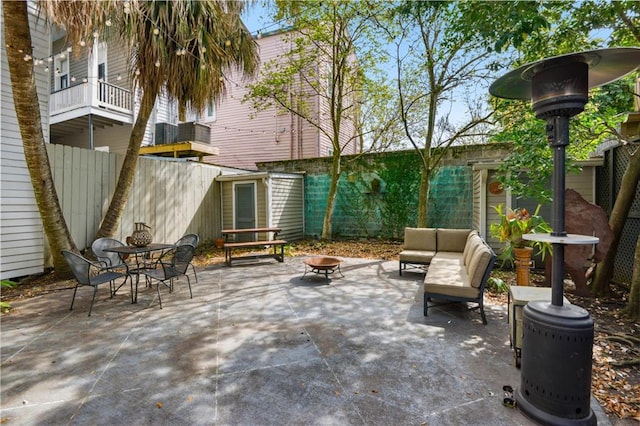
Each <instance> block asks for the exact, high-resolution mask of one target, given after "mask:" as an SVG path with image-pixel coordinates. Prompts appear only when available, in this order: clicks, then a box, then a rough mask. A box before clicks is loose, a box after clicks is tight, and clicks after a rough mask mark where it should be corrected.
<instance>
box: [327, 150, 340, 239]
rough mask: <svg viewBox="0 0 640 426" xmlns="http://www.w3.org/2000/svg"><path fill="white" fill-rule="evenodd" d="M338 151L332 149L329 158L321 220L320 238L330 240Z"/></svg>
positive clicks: (336, 190) (338, 174) (338, 178)
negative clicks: (329, 181) (327, 182)
mask: <svg viewBox="0 0 640 426" xmlns="http://www.w3.org/2000/svg"><path fill="white" fill-rule="evenodd" d="M341 171H342V170H341V167H340V152H339V151H336V150H334V151H333V158H332V159H331V184H330V185H329V195H328V196H327V207H326V208H325V211H324V219H323V221H322V239H323V240H330V239H331V238H332V229H331V228H332V226H333V225H332V219H333V210H334V208H335V205H336V194H337V193H338V181H339V180H340V173H341Z"/></svg>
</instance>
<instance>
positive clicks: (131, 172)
mask: <svg viewBox="0 0 640 426" xmlns="http://www.w3.org/2000/svg"><path fill="white" fill-rule="evenodd" d="M143 90H144V93H143V95H142V101H141V103H140V110H139V111H138V118H137V119H136V122H135V124H134V125H133V129H132V130H131V136H129V146H128V147H127V153H126V155H125V157H124V162H123V163H122V169H121V170H120V175H119V176H118V183H117V184H116V188H115V191H114V193H113V198H112V199H111V203H110V204H109V209H108V210H107V213H106V214H105V216H104V219H103V220H102V223H101V224H100V229H98V233H97V234H96V238H103V237H113V236H114V235H115V233H116V230H117V229H118V225H119V224H120V220H121V219H122V213H123V212H124V208H125V206H126V204H127V200H128V199H129V193H130V192H131V187H132V186H133V178H134V177H135V174H136V166H137V164H138V155H139V154H140V145H141V144H142V140H143V138H144V132H145V129H146V128H147V122H148V121H149V117H150V116H151V112H152V111H153V105H154V104H155V102H156V97H157V95H158V92H157V91H156V90H153V89H151V88H144V89H143Z"/></svg>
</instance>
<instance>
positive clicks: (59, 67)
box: [55, 57, 69, 90]
mask: <svg viewBox="0 0 640 426" xmlns="http://www.w3.org/2000/svg"><path fill="white" fill-rule="evenodd" d="M67 87H69V59H68V58H67V57H62V58H58V57H56V78H55V90H62V89H66V88H67Z"/></svg>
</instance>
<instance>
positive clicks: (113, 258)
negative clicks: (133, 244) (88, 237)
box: [91, 238, 128, 269]
mask: <svg viewBox="0 0 640 426" xmlns="http://www.w3.org/2000/svg"><path fill="white" fill-rule="evenodd" d="M124 246H125V244H124V243H123V242H122V241H118V240H115V239H113V238H98V239H97V240H95V241H94V242H93V243H92V244H91V251H92V252H93V254H94V255H95V256H96V259H97V260H98V262H100V263H101V264H103V265H104V267H105V268H112V269H116V268H122V267H124V268H127V267H128V265H127V264H126V263H125V262H124V261H123V260H122V258H121V257H120V255H119V254H118V253H114V252H111V251H105V249H109V248H113V247H124Z"/></svg>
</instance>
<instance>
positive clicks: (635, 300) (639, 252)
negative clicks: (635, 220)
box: [623, 236, 640, 322]
mask: <svg viewBox="0 0 640 426" xmlns="http://www.w3.org/2000/svg"><path fill="white" fill-rule="evenodd" d="M623 312H624V314H625V315H627V316H629V317H630V318H631V319H632V320H633V321H634V322H638V320H640V236H638V241H637V242H636V254H635V256H634V257H633V277H632V278H631V290H630V291H629V303H628V304H627V306H626V307H625V308H624V310H623Z"/></svg>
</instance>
